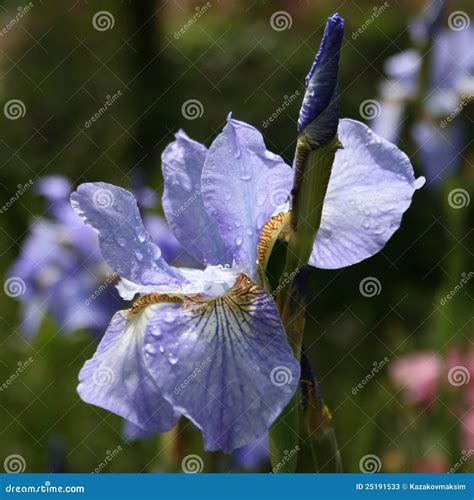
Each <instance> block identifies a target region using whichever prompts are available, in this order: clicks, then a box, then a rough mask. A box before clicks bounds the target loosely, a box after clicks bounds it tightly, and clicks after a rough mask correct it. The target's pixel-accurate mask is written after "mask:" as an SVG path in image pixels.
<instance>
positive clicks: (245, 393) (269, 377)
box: [145, 275, 299, 452]
mask: <svg viewBox="0 0 474 500" xmlns="http://www.w3.org/2000/svg"><path fill="white" fill-rule="evenodd" d="M148 309H151V310H152V311H153V313H152V314H153V317H154V318H155V323H156V324H157V325H159V327H157V329H156V330H155V332H152V331H150V330H148V334H147V337H146V339H145V342H146V348H147V349H148V350H149V351H150V352H152V353H153V352H154V353H155V354H154V355H153V356H151V357H150V358H148V360H147V361H148V369H149V371H150V372H151V373H152V374H153V377H154V379H155V381H156V383H157V384H159V385H160V387H161V389H162V391H163V395H164V397H165V398H166V399H167V400H168V401H169V402H170V403H171V404H172V405H173V406H174V407H175V409H176V410H177V411H179V412H180V413H182V414H183V415H185V416H187V417H188V418H189V419H190V420H192V421H193V422H194V423H195V424H196V425H197V426H198V427H199V428H200V429H201V430H202V433H203V436H204V441H205V447H206V449H207V450H211V451H212V450H218V449H223V450H224V451H226V452H230V451H232V450H234V449H236V448H238V447H241V446H244V445H245V444H247V443H249V442H251V441H254V440H255V439H257V438H259V437H260V436H262V435H263V434H264V433H265V432H266V431H267V430H268V429H269V427H270V425H271V424H272V422H273V421H274V420H275V418H276V417H277V416H278V415H279V413H280V412H281V411H282V409H283V408H284V407H285V405H286V404H287V403H288V401H289V400H290V398H291V397H292V395H293V393H294V391H295V389H296V386H297V384H298V381H299V364H298V362H297V361H296V359H295V358H294V357H293V354H292V351H291V348H290V346H289V345H288V342H287V340H286V336H285V332H284V330H283V327H282V325H281V322H280V319H279V316H278V312H277V310H276V307H275V304H274V301H273V299H272V297H271V296H270V295H269V294H267V293H266V292H265V291H264V290H263V289H261V288H259V287H258V286H257V285H255V284H253V283H252V282H251V281H250V280H248V279H247V278H246V277H245V276H243V275H241V277H240V278H239V279H238V280H237V283H236V285H234V287H233V288H232V290H231V291H229V292H228V293H227V294H226V295H224V296H222V297H218V298H216V299H213V300H206V301H194V302H193V301H191V302H189V303H186V302H185V303H184V305H179V304H156V305H153V306H149V307H148Z"/></svg>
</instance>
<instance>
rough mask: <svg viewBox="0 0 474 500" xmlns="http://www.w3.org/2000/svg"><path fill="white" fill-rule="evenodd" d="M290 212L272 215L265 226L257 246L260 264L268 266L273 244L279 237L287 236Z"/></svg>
mask: <svg viewBox="0 0 474 500" xmlns="http://www.w3.org/2000/svg"><path fill="white" fill-rule="evenodd" d="M289 220H290V212H280V213H279V214H278V215H274V216H273V217H270V218H269V219H268V220H267V222H265V225H264V226H263V229H262V232H261V233H260V238H259V241H258V246H257V260H258V264H259V265H260V266H262V267H263V268H265V267H266V265H267V262H268V259H269V258H270V254H271V253H272V249H273V245H274V244H275V242H276V240H277V239H278V238H284V239H285V238H286V236H287V233H288V229H289Z"/></svg>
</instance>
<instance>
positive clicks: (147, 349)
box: [145, 344, 156, 356]
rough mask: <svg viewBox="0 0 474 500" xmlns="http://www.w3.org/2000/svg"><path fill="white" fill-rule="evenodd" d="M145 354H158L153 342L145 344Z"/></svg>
mask: <svg viewBox="0 0 474 500" xmlns="http://www.w3.org/2000/svg"><path fill="white" fill-rule="evenodd" d="M145 354H146V355H148V356H153V355H155V354H156V347H155V346H154V345H153V344H146V345H145Z"/></svg>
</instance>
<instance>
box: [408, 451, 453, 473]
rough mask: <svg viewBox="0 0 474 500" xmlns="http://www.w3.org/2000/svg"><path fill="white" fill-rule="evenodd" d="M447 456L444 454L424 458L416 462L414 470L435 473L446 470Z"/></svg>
mask: <svg viewBox="0 0 474 500" xmlns="http://www.w3.org/2000/svg"><path fill="white" fill-rule="evenodd" d="M446 469H447V465H446V458H445V457H444V455H440V454H437V455H431V456H429V457H426V458H422V459H421V460H420V461H418V462H416V463H415V464H414V466H413V472H421V473H423V472H428V473H433V474H438V473H441V472H446Z"/></svg>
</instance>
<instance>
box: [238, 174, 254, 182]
mask: <svg viewBox="0 0 474 500" xmlns="http://www.w3.org/2000/svg"><path fill="white" fill-rule="evenodd" d="M240 178H241V180H243V181H249V180H250V179H252V175H251V174H249V173H248V172H244V173H243V174H242V175H241V176H240Z"/></svg>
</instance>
